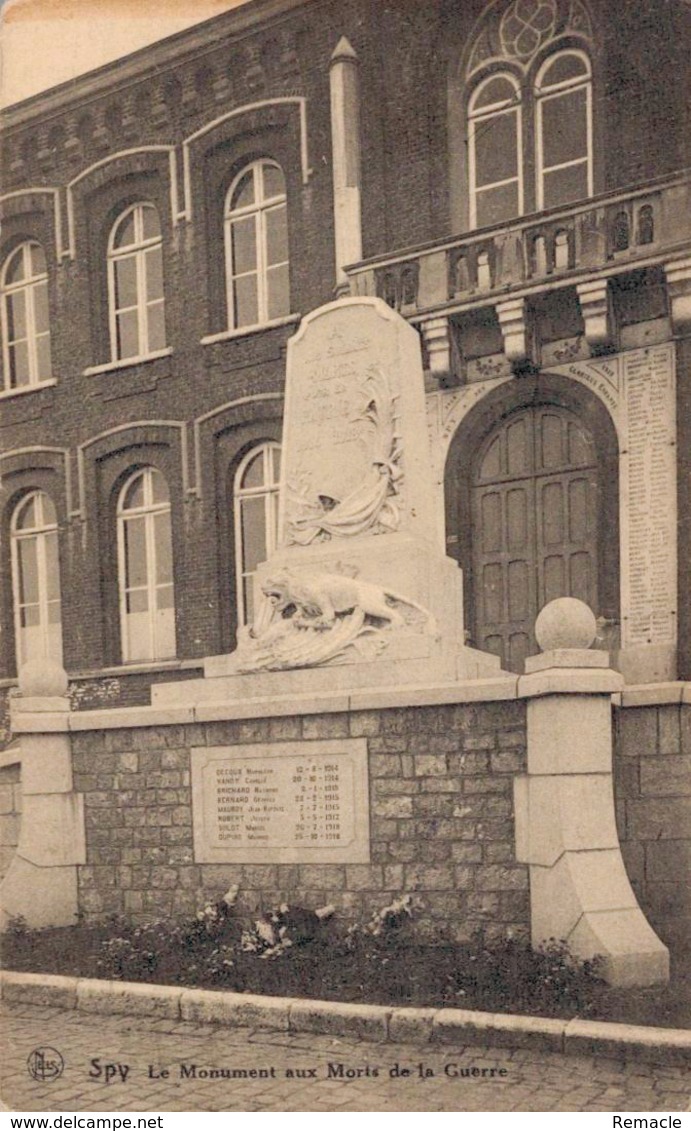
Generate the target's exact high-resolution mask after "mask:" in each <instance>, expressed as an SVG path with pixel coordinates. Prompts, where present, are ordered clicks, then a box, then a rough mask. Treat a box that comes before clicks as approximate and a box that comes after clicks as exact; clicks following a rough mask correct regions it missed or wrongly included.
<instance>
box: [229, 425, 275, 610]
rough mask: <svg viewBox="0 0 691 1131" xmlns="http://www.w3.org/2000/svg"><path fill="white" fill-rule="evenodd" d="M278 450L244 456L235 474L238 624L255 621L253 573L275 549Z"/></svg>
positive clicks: (266, 448) (254, 451) (260, 449)
mask: <svg viewBox="0 0 691 1131" xmlns="http://www.w3.org/2000/svg"><path fill="white" fill-rule="evenodd" d="M280 478H281V449H280V446H279V445H278V444H276V443H274V442H269V443H266V444H261V445H260V446H259V447H256V448H252V450H251V451H250V452H248V453H247V455H246V456H245V458H244V459H243V461H242V463H241V464H240V466H239V467H238V469H237V471H236V473H235V481H234V486H233V503H234V507H233V512H234V519H235V577H236V594H237V598H236V599H237V610H238V624H239V625H240V626H242V625H245V624H251V623H252V621H253V619H254V604H253V601H254V595H253V584H254V574H255V572H256V569H257V566H258V565H259V563H260V562H263V561H266V559H267V558H268V557H269V555H270V554H271V553H272V552H273V550H274V549H275V547H276V535H277V529H278V488H279V483H280Z"/></svg>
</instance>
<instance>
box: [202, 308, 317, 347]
mask: <svg viewBox="0 0 691 1131" xmlns="http://www.w3.org/2000/svg"><path fill="white" fill-rule="evenodd" d="M301 318H302V315H301V314H285V315H283V316H282V317H281V318H270V319H269V320H268V321H267V322H255V323H254V325H253V326H239V327H238V329H237V330H235V329H233V330H221V331H220V333H218V334H207V336H206V337H205V338H201V339H200V342H199V344H200V345H202V346H213V345H216V343H217V342H230V341H234V340H235V339H236V338H249V337H251V336H252V335H254V334H261V333H262V332H263V331H264V330H275V329H276V328H277V327H279V326H291V325H293V323H298V322H299V321H300V319H301Z"/></svg>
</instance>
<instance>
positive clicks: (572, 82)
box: [534, 47, 594, 212]
mask: <svg viewBox="0 0 691 1131" xmlns="http://www.w3.org/2000/svg"><path fill="white" fill-rule="evenodd" d="M566 55H573V56H575V57H576V58H577V59H579V60H580V61H581V62H582V63H584V64H585V74H583V75H577V76H576V77H575V78H572V79H566V80H565V81H564V82H559V83H554V84H552V85H549V86H547V87H545V88H543V86H542V82H543V78H544V75H545V73H546V72H547V71H549V70H550V69H551V68H552V67H553V66H554V64H555V63H556V62H557V60H558V59H560V58H563V57H564V56H566ZM534 90H535V102H536V107H535V176H536V178H537V185H536V192H537V208H538V211H539V212H541V211H543V209H544V207H545V175H546V174H548V173H555V172H558V171H559V170H560V169H572V168H575V167H576V166H577V165H584V164H587V195H588V196H589V197H590V196H592V195H593V191H594V188H593V184H594V176H593V73H592V67H591V65H590V59H589V58H588V55H587V54H586V52H585V51H580V50H578V49H577V48H574V47H567V48H564V49H563V50H561V51H555V52H553V54H551V55H549V56H548V57H547V58H546V59H545V61H544V63H543V64H542V66H541V67H540V70H539V71H538V73H537V77H536V80H535V88H534ZM576 90H585V92H586V138H587V141H586V155H585V157H576V158H574V159H573V160H572V161H564V162H562V163H561V164H559V165H550V166H549V167H548V168H546V167H545V164H544V144H543V137H544V123H543V107H544V105H545V103H546V102H551V101H553V99H555V98H559V97H560V96H561V95H563V94H565V93H571V92H573V91H576ZM554 207H558V205H555V206H554Z"/></svg>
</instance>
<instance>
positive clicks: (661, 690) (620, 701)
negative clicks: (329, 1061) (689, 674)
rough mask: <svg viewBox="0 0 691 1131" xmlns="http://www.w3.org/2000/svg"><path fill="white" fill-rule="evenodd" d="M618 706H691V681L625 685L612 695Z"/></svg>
mask: <svg viewBox="0 0 691 1131" xmlns="http://www.w3.org/2000/svg"><path fill="white" fill-rule="evenodd" d="M612 701H613V703H614V705H615V706H616V707H665V706H669V705H672V706H674V704H676V703H685V704H686V703H688V704H689V705H690V706H691V683H684V682H682V681H677V682H675V683H642V684H638V685H633V684H632V685H631V686H629V687H625V688H624V690H623V691H621V692H620V693H619V694H618V695H613V696H612Z"/></svg>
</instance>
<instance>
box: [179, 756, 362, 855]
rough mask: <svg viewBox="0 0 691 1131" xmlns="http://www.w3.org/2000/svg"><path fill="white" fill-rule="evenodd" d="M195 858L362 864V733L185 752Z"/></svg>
mask: <svg viewBox="0 0 691 1131" xmlns="http://www.w3.org/2000/svg"><path fill="white" fill-rule="evenodd" d="M192 804H193V820H194V855H195V860H196V861H197V862H199V863H204V864H210V863H211V864H225V863H228V864H271V863H281V864H300V863H303V864H315V863H319V864H365V863H367V862H368V861H369V803H368V785H367V743H366V741H365V739H361V738H349V739H339V740H336V739H333V740H329V741H315V742H279V743H274V744H271V745H268V744H267V745H251V746H215V747H207V746H203V747H197V748H195V749H193V750H192Z"/></svg>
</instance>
